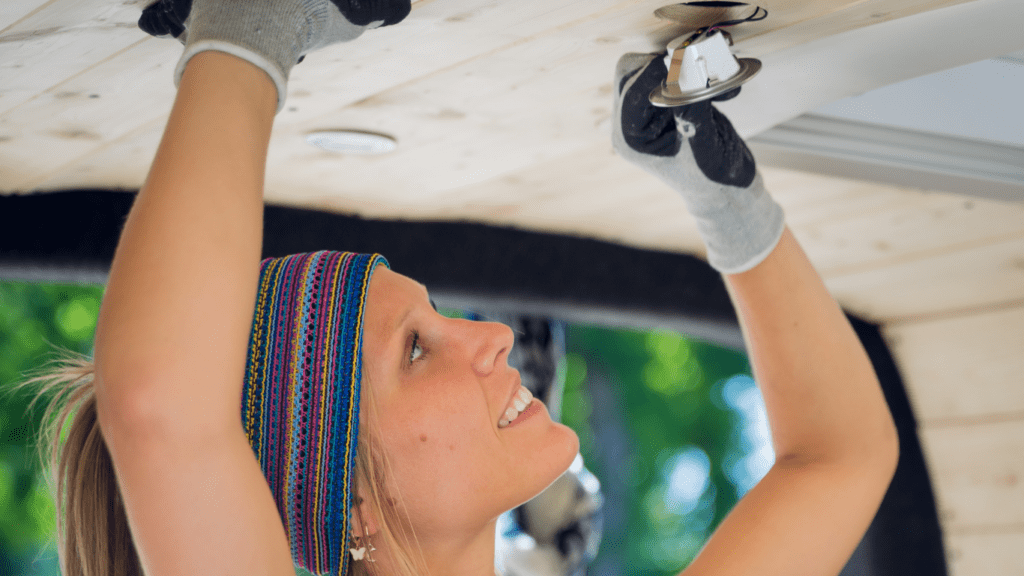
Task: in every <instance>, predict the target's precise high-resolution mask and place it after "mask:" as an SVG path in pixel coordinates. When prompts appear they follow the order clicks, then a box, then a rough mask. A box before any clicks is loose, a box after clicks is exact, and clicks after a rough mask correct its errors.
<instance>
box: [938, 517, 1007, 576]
mask: <svg viewBox="0 0 1024 576" xmlns="http://www.w3.org/2000/svg"><path fill="white" fill-rule="evenodd" d="M944 539H945V544H946V554H947V556H946V557H947V560H948V567H949V576H977V575H978V574H992V575H995V574H1024V554H1021V553H1020V551H1021V550H1024V527H1018V528H1017V529H1016V530H1013V529H1006V528H1004V529H1002V530H992V531H985V532H981V533H977V534H956V533H953V534H950V533H948V532H947V533H946V534H944Z"/></svg>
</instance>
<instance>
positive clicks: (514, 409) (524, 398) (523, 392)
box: [498, 386, 533, 428]
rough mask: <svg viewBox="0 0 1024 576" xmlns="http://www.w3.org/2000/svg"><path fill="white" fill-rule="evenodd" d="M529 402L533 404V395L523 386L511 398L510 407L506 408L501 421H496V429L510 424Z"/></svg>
mask: <svg viewBox="0 0 1024 576" xmlns="http://www.w3.org/2000/svg"><path fill="white" fill-rule="evenodd" d="M531 402H533V394H532V393H531V392H530V390H529V389H527V388H526V387H525V386H524V387H522V388H520V389H519V393H518V394H517V395H516V396H515V397H513V398H512V406H509V407H508V408H506V409H505V413H504V414H502V418H501V420H498V428H504V427H506V426H508V425H509V424H510V423H512V421H513V420H515V419H516V418H517V417H519V414H520V413H521V412H522V411H523V410H526V408H527V406H529V405H530V403H531Z"/></svg>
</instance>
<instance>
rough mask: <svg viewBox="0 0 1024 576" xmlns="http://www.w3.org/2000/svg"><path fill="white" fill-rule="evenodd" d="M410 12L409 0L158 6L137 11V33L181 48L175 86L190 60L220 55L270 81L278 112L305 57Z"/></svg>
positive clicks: (176, 0)
mask: <svg viewBox="0 0 1024 576" xmlns="http://www.w3.org/2000/svg"><path fill="white" fill-rule="evenodd" d="M410 9H411V0H158V1H157V2H156V3H154V4H152V5H150V6H149V7H147V8H146V9H145V10H143V13H142V16H141V17H140V18H139V28H141V29H142V30H143V31H145V32H147V33H149V34H152V35H153V36H158V37H163V36H171V37H174V38H178V39H179V40H180V41H181V42H182V43H183V44H184V45H185V53H184V54H183V55H182V57H181V59H180V60H179V61H178V65H177V67H176V69H175V73H174V83H175V86H177V85H178V84H179V83H180V82H181V75H182V73H184V71H185V65H186V64H187V63H188V61H189V60H190V59H191V58H192V57H193V56H195V55H196V54H199V53H200V52H204V51H206V50H217V51H220V52H226V53H228V54H232V55H234V56H237V57H239V58H242V59H244V60H247V61H249V62H251V63H252V64H254V65H256V66H258V67H259V68H261V69H262V70H263V71H264V72H266V73H267V75H268V76H270V78H271V80H273V81H274V84H275V85H276V86H277V110H278V112H280V111H281V109H282V108H283V107H284V101H285V95H286V93H287V85H288V74H289V72H290V71H291V69H292V66H295V64H297V63H298V62H299V60H300V59H301V58H302V57H303V56H304V55H305V54H308V53H309V52H312V51H314V50H317V49H319V48H323V47H325V46H328V45H330V44H335V43H338V42H347V41H349V40H354V39H355V38H358V37H359V35H361V34H362V33H363V31H364V30H367V29H370V28H377V27H378V26H387V25H390V24H397V23H398V22H400V21H402V20H403V19H404V18H405V17H406V16H407V15H408V14H409V11H410Z"/></svg>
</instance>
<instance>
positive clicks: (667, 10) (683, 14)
mask: <svg viewBox="0 0 1024 576" xmlns="http://www.w3.org/2000/svg"><path fill="white" fill-rule="evenodd" d="M722 4H723V5H720V6H701V5H693V4H690V3H687V2H684V3H682V4H671V5H669V6H662V7H661V8H658V9H657V10H655V11H654V15H655V16H657V17H658V18H661V19H663V20H671V21H672V22H675V23H676V24H679V25H681V26H682V27H683V28H682V29H679V30H677V32H678V33H684V32H693V31H695V30H699V29H701V28H704V27H705V26H712V25H714V24H717V23H718V22H725V21H727V20H741V19H743V18H746V17H748V16H750V14H751V9H753V10H754V12H755V13H756V11H757V9H758V8H757V5H756V4H747V3H744V2H735V3H732V4H731V5H730V4H728V3H722Z"/></svg>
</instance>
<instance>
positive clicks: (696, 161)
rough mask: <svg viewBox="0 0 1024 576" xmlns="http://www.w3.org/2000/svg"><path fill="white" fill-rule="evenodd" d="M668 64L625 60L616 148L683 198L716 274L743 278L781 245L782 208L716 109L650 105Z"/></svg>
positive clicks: (618, 81) (619, 79)
mask: <svg viewBox="0 0 1024 576" xmlns="http://www.w3.org/2000/svg"><path fill="white" fill-rule="evenodd" d="M663 56H664V54H633V53H631V54H626V55H624V56H623V57H622V58H620V59H619V62H618V65H617V66H616V68H615V84H614V86H615V89H616V93H615V105H614V112H613V113H612V119H613V122H612V125H613V128H612V144H613V146H614V147H615V151H616V152H617V153H618V154H619V156H622V157H623V158H625V159H626V160H628V161H630V162H632V163H633V164H636V165H637V166H639V167H641V168H643V169H644V170H645V171H647V172H649V173H651V174H653V175H655V176H657V177H658V178H660V179H661V180H662V181H663V182H665V183H666V184H668V185H669V186H670V187H671V188H672V189H674V190H676V191H677V192H679V193H680V194H681V195H682V197H683V200H684V201H685V202H686V206H687V208H688V209H689V211H690V213H691V214H692V215H693V217H694V218H695V219H696V220H697V229H698V230H699V231H700V234H701V236H702V237H703V239H704V243H705V244H706V245H707V248H708V262H709V263H710V264H711V266H712V267H713V268H715V269H716V270H718V271H719V272H721V273H723V274H736V273H739V272H744V271H746V270H749V269H751V268H753V267H754V266H756V265H757V264H759V263H760V262H761V261H762V260H764V259H765V258H766V257H767V256H768V254H769V253H770V252H771V251H772V249H773V248H775V245H776V244H778V242H779V238H781V237H782V231H783V230H784V229H785V220H784V218H783V213H782V208H781V207H780V206H779V205H778V204H776V203H775V201H774V200H772V197H771V196H770V195H769V194H768V191H767V190H765V188H764V184H763V183H762V181H761V175H760V174H759V173H758V172H757V168H756V166H755V164H754V157H753V155H752V154H751V153H750V150H749V149H748V148H747V146H746V144H744V143H743V139H741V138H740V137H739V135H738V134H736V131H735V130H734V129H733V127H732V124H731V123H730V122H729V119H728V118H726V117H725V116H724V115H723V114H722V113H721V112H719V111H718V110H716V109H715V108H714V107H713V106H712V105H711V102H710V101H704V102H698V103H695V104H689V105H686V106H680V107H676V108H659V107H657V106H654V105H653V104H651V103H650V100H649V99H648V96H649V95H650V93H651V91H652V90H653V89H654V88H655V87H656V86H658V85H660V84H661V83H662V82H664V80H665V77H666V76H667V75H668V69H667V68H666V67H665V62H664V59H663ZM738 92H739V89H738V88H737V89H736V90H733V91H731V92H727V93H725V94H723V95H721V96H719V97H717V98H716V99H718V100H726V99H729V98H732V97H734V96H735V95H736V94H737V93H738Z"/></svg>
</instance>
